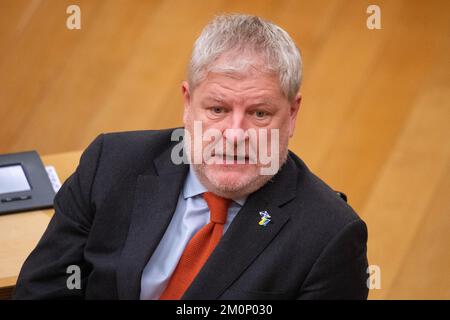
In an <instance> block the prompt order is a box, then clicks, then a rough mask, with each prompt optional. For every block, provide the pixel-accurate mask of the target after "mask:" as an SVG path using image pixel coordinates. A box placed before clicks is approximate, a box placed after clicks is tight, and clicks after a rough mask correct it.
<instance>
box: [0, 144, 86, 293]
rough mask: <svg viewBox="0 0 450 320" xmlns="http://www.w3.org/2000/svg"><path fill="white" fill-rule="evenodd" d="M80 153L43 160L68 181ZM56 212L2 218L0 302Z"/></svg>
mask: <svg viewBox="0 0 450 320" xmlns="http://www.w3.org/2000/svg"><path fill="white" fill-rule="evenodd" d="M80 154H81V153H80V152H66V153H61V154H55V155H51V156H45V157H42V160H43V162H44V164H45V165H51V166H54V167H55V169H56V171H57V172H58V176H59V178H60V180H61V182H62V181H65V180H66V179H67V178H68V177H69V176H70V174H71V173H72V172H73V171H74V170H75V168H76V166H77V165H78V160H79V158H80ZM53 212H54V210H53V209H48V210H36V211H29V212H21V213H14V214H6V215H1V216H0V243H1V246H0V299H2V298H3V299H5V298H9V297H10V295H11V291H12V289H13V287H14V286H15V284H16V281H17V277H18V275H19V272H20V269H21V267H22V264H23V263H24V261H25V259H26V258H27V257H28V255H29V254H30V252H31V251H32V250H33V249H34V248H35V247H36V244H37V243H38V241H39V239H40V238H41V236H42V234H43V233H44V231H45V229H46V228H47V225H48V223H49V222H50V218H51V217H52V215H53Z"/></svg>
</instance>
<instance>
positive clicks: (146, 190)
mask: <svg viewBox="0 0 450 320" xmlns="http://www.w3.org/2000/svg"><path fill="white" fill-rule="evenodd" d="M171 132H172V129H170V130H163V131H141V132H127V133H111V134H103V135H100V136H99V137H98V138H97V139H96V140H95V141H94V142H93V143H92V144H91V145H90V146H89V147H88V148H87V150H86V151H85V152H84V153H83V155H82V157H81V160H80V164H79V166H78V168H77V170H76V171H75V173H73V175H72V176H71V177H70V178H69V179H68V180H67V181H66V182H65V183H64V184H63V186H62V188H61V190H60V191H59V192H58V194H57V195H56V197H55V202H54V204H55V215H54V216H53V218H52V220H51V222H50V224H49V226H48V228H47V230H46V231H45V233H44V235H43V237H42V239H41V240H40V242H39V243H38V245H37V247H36V248H35V249H34V251H33V252H32V253H31V254H30V256H29V257H28V259H27V260H26V261H25V263H24V265H23V267H22V270H21V272H20V276H19V279H18V282H17V286H16V289H15V293H14V297H15V298H17V299H48V298H49V299H52V298H77V297H78V298H87V299H139V295H140V282H141V274H142V271H143V268H144V267H145V265H146V263H147V261H148V260H149V258H150V257H151V255H152V253H153V252H154V250H155V249H156V247H157V245H158V243H159V241H160V240H161V238H162V236H163V234H164V232H165V230H166V228H167V226H168V224H169V222H170V220H171V218H172V215H173V213H174V211H175V207H176V204H177V199H178V195H179V193H180V190H181V188H182V186H183V182H184V180H185V177H186V173H187V171H188V167H189V166H188V165H175V164H173V163H172V162H171V159H170V154H171V149H172V147H173V146H174V145H175V143H176V142H171V141H170V135H171ZM262 210H267V211H268V212H269V214H270V215H271V216H272V221H271V222H270V223H269V224H268V225H267V226H266V227H263V226H260V225H259V224H258V222H259V220H260V215H259V212H260V211H262ZM366 241H367V229H366V225H365V223H364V222H363V221H362V220H361V219H360V218H359V217H358V216H357V214H356V213H355V212H354V211H353V210H352V208H351V207H350V206H348V205H347V204H346V203H345V201H343V200H342V199H341V198H339V196H337V194H336V192H334V191H333V190H332V189H330V188H329V187H328V186H327V185H326V184H325V183H324V182H322V181H321V180H320V179H319V178H318V177H316V176H315V175H314V174H313V173H311V172H310V171H309V170H308V168H307V167H306V165H305V164H304V163H303V162H302V161H301V160H300V159H299V158H298V157H297V156H296V155H294V154H293V153H291V152H290V153H289V156H288V160H287V162H286V164H285V165H284V166H283V167H282V168H281V170H280V171H279V172H278V173H277V175H276V176H275V177H274V178H273V179H272V180H271V181H270V182H268V183H267V184H266V185H265V186H264V187H262V188H261V189H260V190H258V191H257V192H255V193H253V194H252V195H250V196H249V198H248V199H247V202H246V203H245V205H244V206H243V208H242V209H241V211H240V212H239V213H238V215H237V216H236V218H235V219H234V220H233V222H232V224H231V225H230V227H229V229H228V231H227V232H226V233H225V235H224V236H223V237H222V239H221V240H220V242H219V244H218V246H217V247H216V249H215V251H214V252H213V253H212V254H211V256H210V257H209V259H208V261H207V262H206V264H205V265H204V267H203V269H202V270H201V271H200V273H199V274H198V276H197V277H196V279H195V280H194V282H193V283H192V285H191V286H190V287H189V289H188V290H187V291H186V293H185V294H184V296H183V299H295V298H298V299H366V298H367V294H368V288H367V286H366V279H367V277H368V275H367V274H366V268H367V257H366ZM167 254H170V253H169V252H168V253H167ZM70 265H78V266H79V267H80V268H81V289H79V290H78V289H72V290H69V289H68V288H67V286H66V281H67V279H68V277H69V276H70V275H71V274H68V273H67V268H68V266H70Z"/></svg>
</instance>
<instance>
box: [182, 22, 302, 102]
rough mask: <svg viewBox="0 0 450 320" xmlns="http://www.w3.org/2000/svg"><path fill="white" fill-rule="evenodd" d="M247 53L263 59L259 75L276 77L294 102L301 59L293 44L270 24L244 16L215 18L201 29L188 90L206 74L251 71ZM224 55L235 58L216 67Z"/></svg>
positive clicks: (298, 83) (300, 69)
mask: <svg viewBox="0 0 450 320" xmlns="http://www.w3.org/2000/svg"><path fill="white" fill-rule="evenodd" d="M246 53H247V54H248V53H249V54H256V56H257V57H258V58H261V59H263V65H262V68H263V69H264V70H262V71H266V72H271V73H274V74H276V75H277V76H278V77H279V82H280V88H281V90H282V92H283V93H284V95H285V96H286V97H287V98H288V99H289V100H293V99H294V98H295V96H296V94H297V92H298V90H299V89H300V83H301V78H302V59H301V55H300V52H299V50H298V48H297V47H296V46H295V43H294V41H293V40H292V39H291V37H290V36H289V34H288V33H287V32H286V31H284V30H283V29H282V28H280V27H279V26H277V25H275V24H273V23H272V22H270V21H267V20H264V19H262V18H260V17H257V16H251V15H244V14H229V15H219V16H216V17H215V18H214V19H213V20H212V21H211V22H210V23H209V24H208V25H206V27H205V28H204V29H203V31H202V33H201V34H200V36H199V37H198V38H197V40H196V41H195V44H194V48H193V50H192V55H191V60H190V63H189V67H188V82H189V86H190V87H191V90H194V88H195V87H196V86H197V85H198V84H199V82H201V81H202V79H203V78H204V77H205V75H207V73H208V72H211V71H219V72H220V71H222V72H239V71H242V70H243V69H244V68H246V67H249V66H253V67H254V65H252V63H254V61H250V60H248V59H246V58H245V54H246ZM224 54H227V55H228V54H235V55H234V56H233V57H234V58H232V59H229V61H228V62H227V63H228V64H227V65H226V66H225V67H218V68H217V66H216V67H215V66H214V62H215V61H216V60H217V59H218V58H219V57H221V56H223V55H224ZM236 58H237V59H236Z"/></svg>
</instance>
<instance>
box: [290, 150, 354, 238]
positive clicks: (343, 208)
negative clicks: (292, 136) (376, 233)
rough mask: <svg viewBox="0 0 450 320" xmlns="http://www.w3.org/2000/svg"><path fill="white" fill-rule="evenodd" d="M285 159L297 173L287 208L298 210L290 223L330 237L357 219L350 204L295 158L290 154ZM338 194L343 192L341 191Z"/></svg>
mask: <svg viewBox="0 0 450 320" xmlns="http://www.w3.org/2000/svg"><path fill="white" fill-rule="evenodd" d="M289 158H290V160H291V161H292V162H293V163H294V164H295V167H296V169H297V170H298V174H297V188H296V197H295V199H294V200H293V203H292V204H291V205H292V207H293V208H295V207H297V208H300V209H301V210H299V212H295V213H294V214H293V216H291V217H292V218H293V220H297V221H298V222H299V223H302V224H306V225H309V226H310V227H311V228H312V229H314V228H315V227H317V228H319V229H321V230H324V231H325V230H328V231H327V232H329V233H330V235H331V234H334V233H336V232H338V231H339V230H341V229H342V228H344V227H345V226H346V225H348V224H349V223H352V222H354V221H359V220H361V218H360V217H359V215H358V214H357V213H356V212H355V210H354V209H353V208H352V207H351V205H350V204H349V203H347V202H346V201H345V200H344V199H342V198H341V197H340V196H339V194H338V193H337V191H336V190H335V189H333V188H332V187H330V186H329V185H328V184H327V183H326V182H324V181H323V180H322V179H321V178H319V177H318V176H317V175H316V174H314V173H313V172H312V171H311V170H310V169H309V168H308V167H307V166H306V164H305V163H304V162H303V161H302V160H301V159H300V158H299V157H298V156H296V155H295V154H293V153H292V152H291V153H290V154H289ZM340 191H343V192H344V193H345V190H340ZM349 200H350V201H351V195H349Z"/></svg>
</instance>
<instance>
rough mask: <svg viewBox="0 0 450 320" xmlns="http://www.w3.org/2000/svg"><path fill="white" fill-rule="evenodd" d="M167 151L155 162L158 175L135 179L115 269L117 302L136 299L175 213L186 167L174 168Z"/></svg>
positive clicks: (144, 175)
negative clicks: (133, 193)
mask: <svg viewBox="0 0 450 320" xmlns="http://www.w3.org/2000/svg"><path fill="white" fill-rule="evenodd" d="M170 151H171V148H169V149H168V150H167V151H166V152H164V153H163V154H162V155H161V156H160V157H159V158H158V159H156V160H155V167H156V170H157V173H158V174H154V173H152V174H143V175H140V176H139V177H138V178H137V183H136V191H135V201H134V208H133V212H132V216H131V222H130V227H129V231H128V236H127V240H126V242H125V245H124V248H123V250H122V253H121V256H120V260H119V266H118V270H117V287H118V294H119V298H120V299H139V296H140V287H141V285H140V282H141V275H142V271H143V269H144V267H145V265H146V264H147V262H148V260H149V259H150V257H151V255H152V254H153V252H154V251H155V249H156V247H157V246H158V244H159V242H160V240H161V238H162V237H163V235H164V232H165V231H166V229H167V227H168V225H169V223H170V220H171V219H172V216H173V213H174V212H175V209H176V205H177V201H178V196H179V193H180V191H181V188H182V186H183V182H184V180H185V177H186V174H187V171H188V166H187V165H174V164H173V163H172V161H171V159H170Z"/></svg>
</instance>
